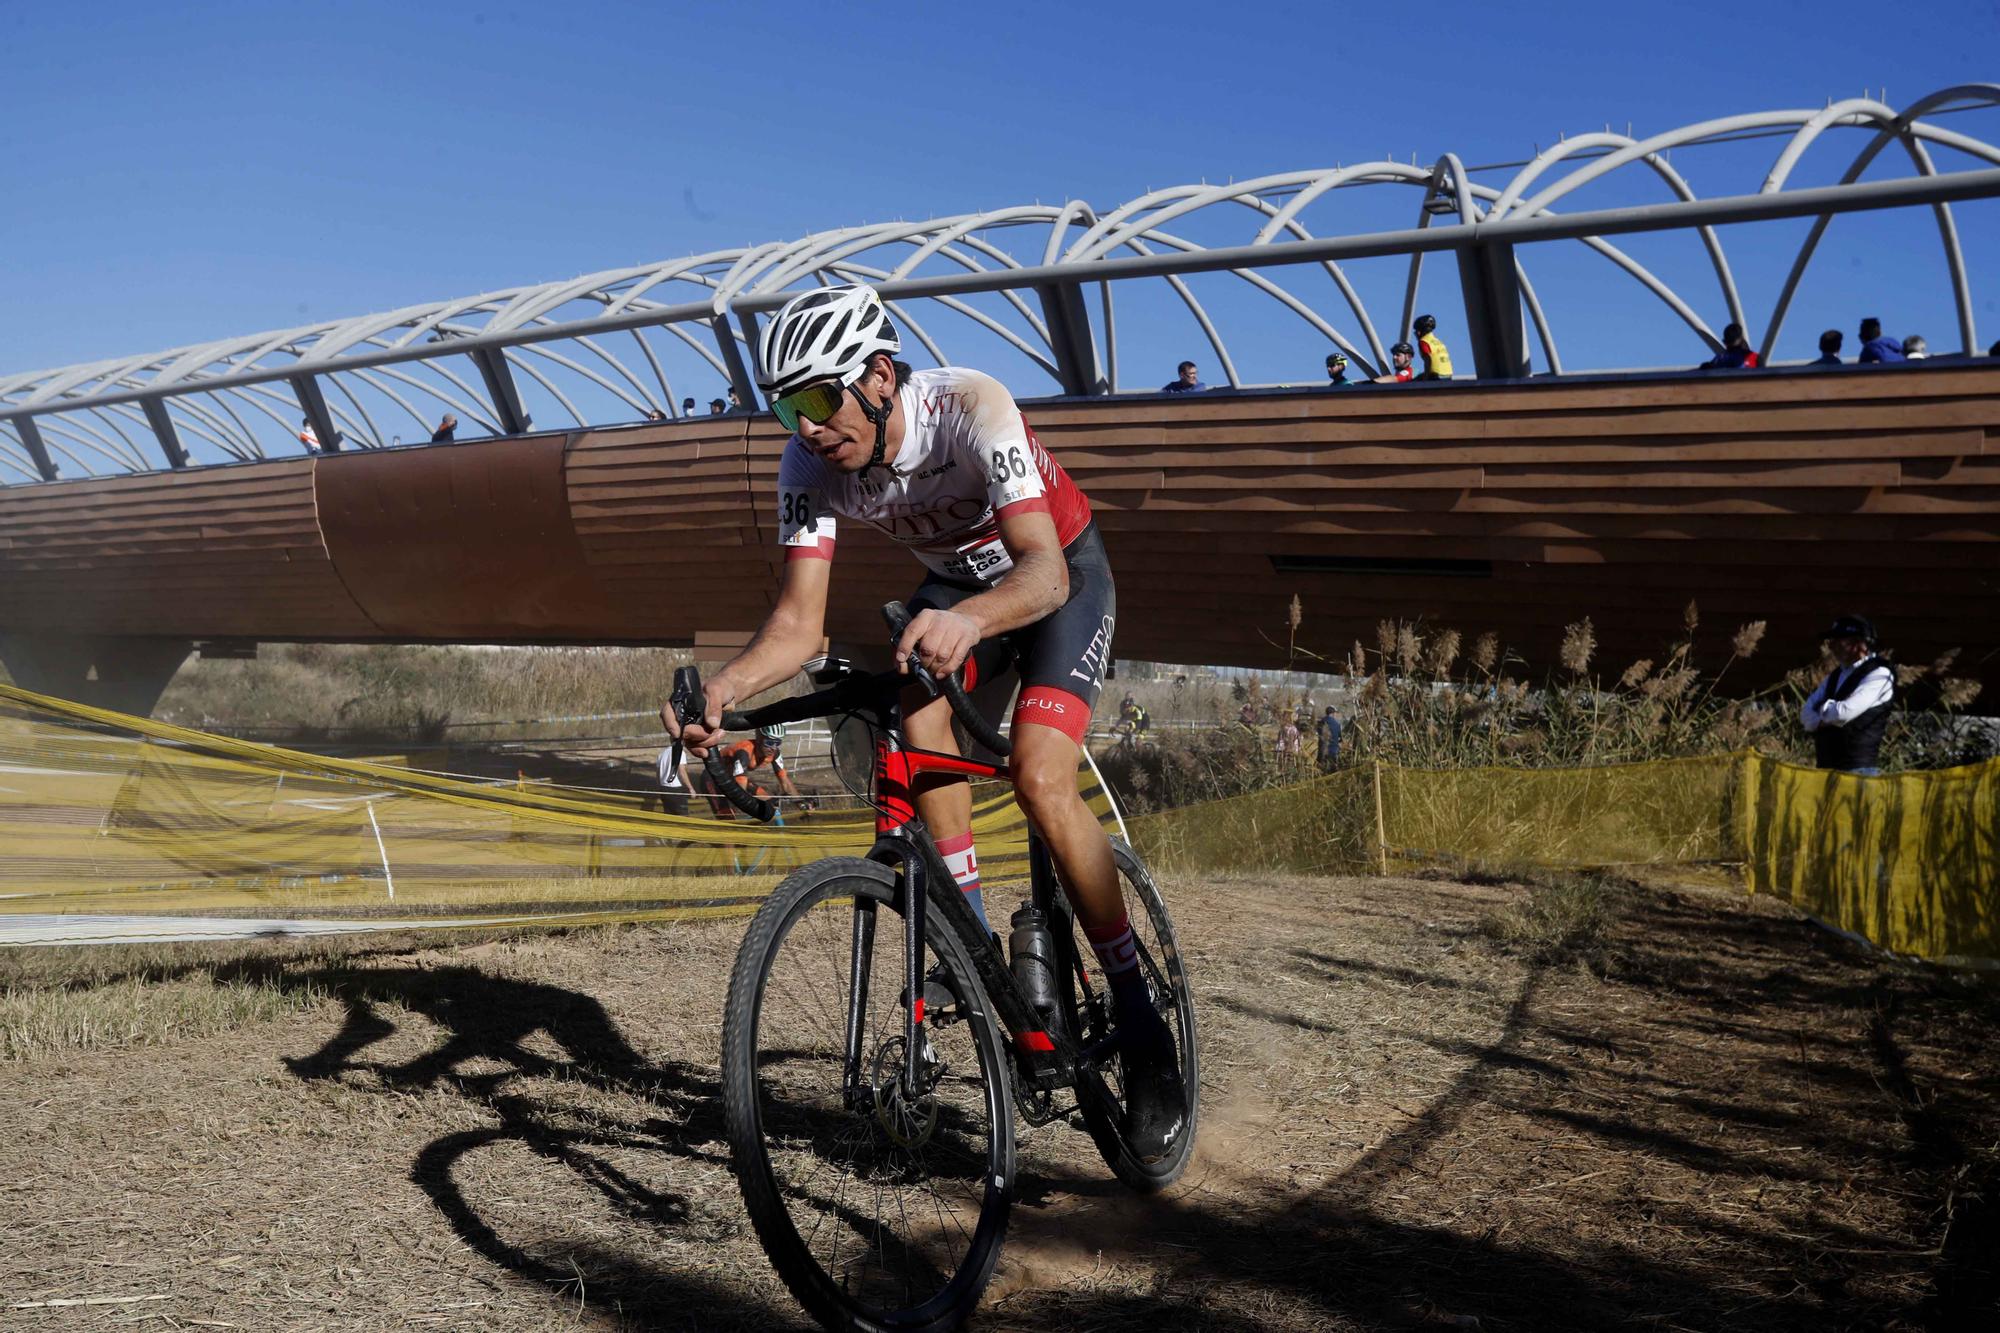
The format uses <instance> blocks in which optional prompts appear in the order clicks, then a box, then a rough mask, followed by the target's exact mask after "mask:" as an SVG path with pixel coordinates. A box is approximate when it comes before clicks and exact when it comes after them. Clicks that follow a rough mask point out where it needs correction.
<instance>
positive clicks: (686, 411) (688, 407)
mask: <svg viewBox="0 0 2000 1333" xmlns="http://www.w3.org/2000/svg"><path fill="white" fill-rule="evenodd" d="M681 415H682V416H684V417H691V416H693V415H694V399H692V398H683V399H681Z"/></svg>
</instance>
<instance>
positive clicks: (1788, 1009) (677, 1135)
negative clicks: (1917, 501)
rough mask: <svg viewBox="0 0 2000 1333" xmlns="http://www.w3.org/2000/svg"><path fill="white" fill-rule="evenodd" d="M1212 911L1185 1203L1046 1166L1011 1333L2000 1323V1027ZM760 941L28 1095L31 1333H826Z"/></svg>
mask: <svg viewBox="0 0 2000 1333" xmlns="http://www.w3.org/2000/svg"><path fill="white" fill-rule="evenodd" d="M1169 893H1170V897H1171V900H1172V902H1173V904H1174V907H1175V911H1176V914H1177V917H1178V918H1179V919H1180V920H1181V922H1182V930H1183V936H1184V939H1185V941H1186V944H1187V947H1188V952H1189V955H1190V969H1191V974H1192V975H1193V977H1194V978H1195V980H1196V983H1197V987H1198V992H1199V997H1200V1000H1201V1002H1202V1020H1203V1024H1204V1029H1203V1059H1204V1085H1205V1086H1204V1089H1203V1100H1202V1116H1203V1123H1202V1133H1201V1139H1200V1141H1199V1148H1198V1153H1197V1158H1196V1161H1195V1163H1194V1165H1193V1166H1192V1167H1191V1169H1190V1170H1189V1172H1188V1175H1187V1177H1186V1180H1185V1181H1184V1183H1183V1184H1182V1185H1181V1186H1180V1187H1179V1188H1177V1189H1176V1190H1175V1191H1173V1192H1172V1193H1171V1194H1169V1195H1167V1196H1165V1197H1164V1198H1159V1199H1143V1198H1137V1197H1134V1196H1132V1195H1130V1194H1128V1193H1126V1192H1125V1191H1124V1190H1123V1189H1122V1188H1121V1187H1119V1186H1118V1185H1116V1183H1115V1182H1113V1181H1112V1180H1111V1178H1110V1177H1109V1175H1108V1173H1106V1172H1105V1171H1104V1170H1103V1169H1102V1167H1101V1165H1100V1164H1099V1163H1098V1162H1097V1160H1096V1158H1095V1156H1094V1155H1093V1153H1092V1151H1091V1148H1090V1146H1089V1143H1088V1141H1087V1139H1085V1138H1084V1136H1083V1135H1082V1134H1080V1133H1078V1132H1076V1131H1073V1130H1071V1129H1069V1128H1067V1127H1064V1126H1051V1127H1047V1128H1044V1129H1041V1130H1036V1131H1032V1132H1030V1133H1028V1134H1027V1135H1026V1136H1025V1137H1024V1140H1023V1145H1022V1152H1023V1172H1022V1182H1023V1191H1024V1197H1023V1199H1022V1202H1021V1205H1020V1206H1019V1208H1018V1209H1017V1210H1016V1212H1015V1221H1014V1227H1013V1230H1012V1232H1011V1234H1010V1236H1009V1239H1008V1244H1007V1250H1006V1255H1005V1258H1004V1259H1003V1261H1002V1264H1003V1266H1002V1270H1001V1272H1000V1275H999V1277H998V1278H997V1279H996V1281H995V1283H994V1286H993V1289H992V1291H991V1293H990V1294H989V1299H988V1301H987V1304H986V1306H985V1307H984V1308H983V1310H982V1312H981V1315H980V1318H979V1327H982V1328H987V1329H1024V1330H1025V1329H1036V1330H1048V1329H1061V1328H1094V1329H1135V1330H1136V1329H1146V1330H1148V1333H1152V1331H1153V1330H1161V1329H1179V1328H1201V1329H1229V1330H1233V1329H1252V1328H1255V1329H1266V1328H1285V1329H1294V1328H1295V1329H1328V1328H1332V1329H1361V1328H1474V1327H1476V1328H1482V1329H1547V1328H1576V1329H1596V1328H1606V1327H1619V1326H1631V1327H1647V1328H1697V1329H1707V1328H1798V1329H1807V1328H1810V1329H1814V1330H1821V1329H1828V1328H1855V1329H1861V1328H1869V1329H1876V1328H1897V1327H1909V1328H1915V1327H1925V1326H1931V1327H1952V1326H1957V1327H1973V1326H1979V1325H1980V1324H1982V1323H1983V1324H1984V1325H1985V1326H1989V1327H1991V1326H1995V1320H1996V1319H2000V1306H1996V1305H1995V1300H1996V1286H1995V1270H1994V1266H1995V1257H1994V1251H1995V1241H1996V1235H1997V1234H2000V1233H1996V1227H1995V1223H1994V1217H1993V1213H1992V1211H1991V1202H1990V1195H1991V1192H1992V1191H1993V1189H1994V1188H1995V1187H1996V1185H2000V1181H1996V1177H1995V1174H1994V1160H1993V1156H1992V1154H1993V1148H1992V1146H1991V1145H1993V1144H1994V1143H1995V1142H1996V1139H2000V1113H1996V1097H1995V1093H1996V1092H2000V1056H1996V1054H1995V1053H1994V1051H1993V1050H1992V1048H1991V1043H1990V1041H1988V1040H1987V1034H1989V1033H1990V1031H1991V1030H1992V1023H1993V1019H1994V1018H1995V1017H1996V1016H1997V1015H1996V1009H1995V1006H1994V1005H1993V1003H1992V1002H1991V1000H1990V999H1988V998H1982V997H1980V996H1979V995H1977V994H1967V993H1962V992H1960V991H1959V990H1957V989H1956V988H1954V987H1953V986H1952V985H1951V984H1949V983H1946V982H1943V981H1940V980H1938V979H1935V978H1931V977H1927V976H1925V975H1924V974H1921V973H1916V972H1912V971H1908V970H1905V969H1902V968H1899V967H1894V966H1889V965H1884V964H1881V963H1879V962H1877V961H1874V960H1871V959H1868V958H1864V957H1862V956H1861V955H1859V954H1858V953H1856V952H1854V951H1853V950H1851V949H1850V948H1849V947H1848V946H1846V945H1844V944H1841V943H1839V942H1837V941H1833V940H1830V939H1829V938H1828V937H1826V936H1824V935H1823V934H1820V933H1819V932H1817V931H1815V930H1814V929H1813V928H1811V927H1810V926H1808V925H1806V924H1804V923H1801V922H1797V921H1795V920H1792V919H1789V918H1787V917H1784V916H1782V915H1780V914H1779V913H1778V912H1777V911H1775V910H1774V909H1770V908H1767V907H1765V906H1763V905H1760V904H1754V903H1745V902H1742V901H1740V900H1736V899H1733V898H1728V897H1724V896H1720V895H1709V894H1684V893H1678V892H1664V891H1654V890H1640V889H1634V890H1631V891H1629V892H1627V893H1625V894H1623V895H1621V896H1622V898H1623V907H1622V912H1621V914H1620V916H1619V917H1618V919H1617V921H1616V922H1615V923H1614V925H1613V927H1612V928H1611V932H1610V935H1609V937H1608V938H1607V940H1606V942H1605V944H1604V946H1603V948H1602V951H1601V953H1600V954H1599V955H1598V956H1597V958H1596V960H1595V964H1594V970H1592V969H1586V968H1585V967H1582V966H1580V965H1577V964H1574V963H1571V964H1564V965H1561V966H1553V967H1552V966H1538V965H1534V964H1531V963H1530V962H1529V961H1527V960H1526V959H1524V958H1522V957H1519V956H1515V955H1511V954H1508V953H1505V952H1502V951H1499V950H1497V949H1496V948H1495V947H1494V946H1492V945H1491V944H1490V943H1489V942H1488V941H1487V940H1486V939H1485V938H1484V937H1483V936H1482V935H1481V933H1480V931H1479V922H1480V920H1481V918H1482V917H1483V916H1485V915H1487V914H1489V913H1492V912H1494V911H1496V910H1499V909H1501V908H1503V907H1505V906H1507V905H1508V904H1510V903H1514V902H1517V901H1518V900H1519V899H1520V898H1521V897H1522V895H1523V893H1524V891H1523V890H1522V889H1520V888H1519V887H1517V886H1510V885H1500V886H1475V885H1466V884H1457V883H1449V882H1443V881H1427V880H1373V881H1362V880H1272V879H1245V880H1233V881H1221V882H1208V883H1203V884H1193V883H1178V884H1170V885H1169ZM739 933H740V927H738V926H734V925H706V926H678V927H670V928H652V929H625V930H619V931H611V932H582V933H577V934H572V935H560V936H530V937H524V938H522V939H519V940H514V941H508V942H504V943H500V944H489V945H482V946H478V947H477V948H468V949H459V950H453V949H450V948H436V949H430V950H425V951H422V952H416V953H389V954H376V955H371V956H368V957H365V958H357V959H355V960H353V961H351V962H344V963H340V964H334V965H328V964H325V963H318V964H310V965H301V966H300V967H299V968H298V969H297V970H296V972H295V973H293V974H289V975H287V977H286V980H287V984H296V985H301V986H304V985H314V986H319V987H323V988H325V989H327V990H328V991H330V992H331V993H332V994H334V995H335V996H336V997H337V998H336V999H334V1000H331V1001H329V1002H327V1003H325V1004H323V1005H321V1006H320V1007H318V1008H317V1009H315V1010H312V1011H310V1012H309V1016H308V1017H307V1018H304V1019H293V1020H288V1021H285V1022H282V1023H269V1024H262V1025H257V1026H253V1027H249V1028H244V1029H240V1030H237V1031H235V1032H232V1033H229V1034H226V1035H224V1036H220V1037H214V1038H205V1039H200V1040H185V1041H182V1042H180V1043H178V1044H173V1045H168V1046H163V1047H157V1048H149V1049H137V1050H125V1051H111V1052H103V1053H95V1054H91V1055H87V1056H81V1057H68V1058H63V1059H59V1060H57V1059H48V1060H36V1061H24V1062H16V1063H13V1064H9V1065H0V1328H8V1329H11V1328H17V1327H18V1328H51V1329H76V1330H97V1329H110V1328H124V1327H128V1326H144V1327H152V1328H175V1327H208V1328H215V1327H225V1328H230V1327H233V1328H241V1329H259V1330H263V1329H300V1330H316V1329H336V1328H338V1329H378V1328H404V1327H421V1328H447V1329H477V1330H481V1331H482V1333H501V1331H502V1330H531V1329H534V1330H539V1329H571V1328H573V1329H622V1328H633V1329H636V1328H648V1327H666V1328H681V1327H687V1328H720V1329H735V1328H743V1329H764V1328H772V1327H793V1326H796V1325H797V1323H798V1317H797V1315H796V1313H795V1311H794V1309H793V1307H792V1305H791V1302H790V1301H789V1299H788V1297H787V1296H786V1294H785V1292H784V1291H783V1289H782V1288H781V1287H780V1286H779V1284H778V1283H777V1281H776V1279H775V1278H774V1277H773V1276H772V1274H771V1273H770V1271H769V1268H768V1265H767V1264H766V1262H765V1261H764V1259H763V1256H762V1252H761V1251H760V1250H759V1249H758V1247H757V1245H756V1242H755V1239H754V1237H753V1236H752V1235H751V1234H750V1232H749V1228H748V1226H747V1223H746V1221H745V1219H744V1218H743V1215H742V1210H741V1206H740V1204H739V1202H738V1199H737V1195H736V1191H735V1187H734V1183H733V1181H732V1180H731V1178H730V1176H729V1173H728V1170H727V1166H726V1154H725V1150H724V1148H723V1145H722V1143H721V1142H720V1135H721V1130H720V1123H719V1112H718V1108H717V1104H716V1084H715V1073H716V1071H715V1051H716V1049H717V1046H718V1044H719V1032H720V995H721V991H722V979H723V977H724V976H725V974H726V971H727V968H728V964H729V960H730V958H731V956H732V954H733V951H734V947H735V942H736V939H737V937H738V934H739ZM98 1298H116V1301H117V1303H113V1304H96V1305H53V1304H48V1302H54V1301H76V1300H83V1299H98ZM36 1303H41V1304H36ZM1968 1318H1969V1319H1970V1321H1971V1322H1961V1321H1962V1320H1966V1319H1968Z"/></svg>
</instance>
